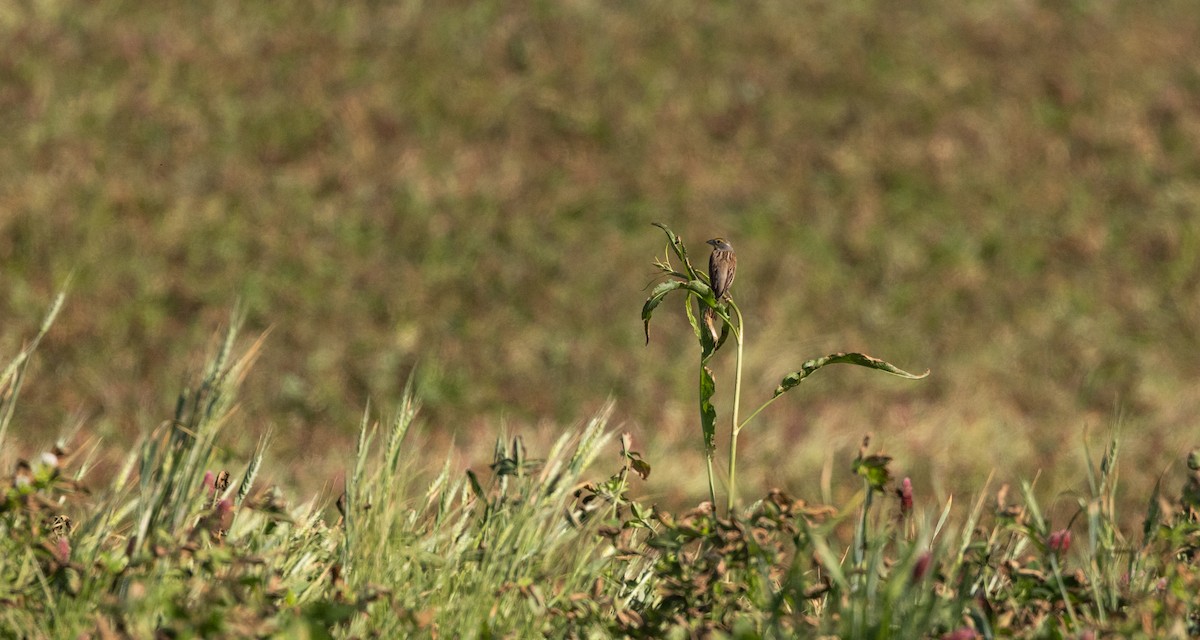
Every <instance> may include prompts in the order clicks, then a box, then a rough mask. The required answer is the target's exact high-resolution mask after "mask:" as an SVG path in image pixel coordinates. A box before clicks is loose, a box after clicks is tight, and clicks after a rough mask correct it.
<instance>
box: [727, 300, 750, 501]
mask: <svg viewBox="0 0 1200 640" xmlns="http://www.w3.org/2000/svg"><path fill="white" fill-rule="evenodd" d="M730 306H732V307H733V311H734V313H736V314H737V319H738V322H737V327H734V328H733V337H734V338H735V339H736V340H737V364H736V365H735V373H734V378H733V426H732V427H731V428H730V429H729V515H730V516H731V517H732V516H733V509H734V506H735V505H736V504H737V437H738V431H740V430H741V428H740V427H739V426H738V409H739V408H740V406H741V402H742V345H743V344H745V339H746V336H745V326H744V325H743V323H742V310H741V309H738V307H737V305H735V304H733V303H732V302H731V303H730Z"/></svg>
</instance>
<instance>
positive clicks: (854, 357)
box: [775, 353, 929, 396]
mask: <svg viewBox="0 0 1200 640" xmlns="http://www.w3.org/2000/svg"><path fill="white" fill-rule="evenodd" d="M830 364H856V365H858V366H860V367H868V368H870V369H878V370H880V371H883V372H885V373H890V374H892V375H894V376H900V377H901V378H908V379H909V380H919V379H921V378H924V377H925V376H927V375H929V371H928V370H926V371H925V373H922V374H920V375H917V374H914V373H909V372H907V371H904V370H903V369H899V368H897V367H896V366H894V365H892V364H889V363H887V362H884V361H883V360H880V359H879V358H872V357H871V356H868V355H866V354H863V353H832V354H830V355H827V356H825V357H823V358H816V359H815V360H809V361H808V362H805V363H804V364H803V365H801V366H800V370H799V371H793V372H792V373H789V374H787V375H786V376H784V377H783V381H781V382H780V383H779V386H778V387H776V389H775V395H776V396H780V395H782V394H783V393H785V392H787V391H788V390H790V389H792V388H793V387H795V386H796V385H798V384H800V382H801V381H803V380H804V379H805V378H807V377H808V376H810V375H812V373H813V372H814V371H816V370H817V369H820V368H821V367H824V366H825V365H830Z"/></svg>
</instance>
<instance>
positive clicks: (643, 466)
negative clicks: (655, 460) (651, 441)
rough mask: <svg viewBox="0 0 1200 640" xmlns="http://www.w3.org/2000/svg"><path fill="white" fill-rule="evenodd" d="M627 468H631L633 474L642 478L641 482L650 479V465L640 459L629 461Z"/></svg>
mask: <svg viewBox="0 0 1200 640" xmlns="http://www.w3.org/2000/svg"><path fill="white" fill-rule="evenodd" d="M629 466H630V467H631V468H633V471H634V473H636V474H638V475H639V476H641V477H642V480H647V479H649V478H650V463H648V462H646V461H645V460H642V459H641V458H640V457H638V458H634V459H633V460H630V461H629Z"/></svg>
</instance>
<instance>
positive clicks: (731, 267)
mask: <svg viewBox="0 0 1200 640" xmlns="http://www.w3.org/2000/svg"><path fill="white" fill-rule="evenodd" d="M708 244H711V245H712V247H713V252H712V255H711V256H709V258H708V281H709V285H710V286H711V287H712V290H713V295H714V296H716V298H717V300H722V299H725V298H728V297H729V287H731V286H732V285H733V276H734V274H735V273H736V272H737V256H736V255H734V253H733V245H731V244H729V241H728V240H726V239H725V238H713V239H712V240H709V241H708ZM703 317H704V324H705V325H706V326H707V327H708V332H709V334H710V335H712V337H713V340H716V339H717V338H718V336H719V333H718V332H717V328H716V326H715V325H714V324H713V310H712V309H709V308H707V307H706V308H705V309H704V313H703Z"/></svg>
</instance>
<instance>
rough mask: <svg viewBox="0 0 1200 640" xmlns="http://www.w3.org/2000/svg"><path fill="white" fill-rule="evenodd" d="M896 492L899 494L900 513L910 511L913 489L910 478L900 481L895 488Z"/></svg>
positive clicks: (908, 512)
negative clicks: (898, 486)
mask: <svg viewBox="0 0 1200 640" xmlns="http://www.w3.org/2000/svg"><path fill="white" fill-rule="evenodd" d="M896 494H897V495H899V496H900V513H901V514H903V515H908V514H910V513H912V508H913V489H912V480H911V479H909V478H905V479H904V480H903V481H901V483H900V488H899V489H896Z"/></svg>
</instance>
